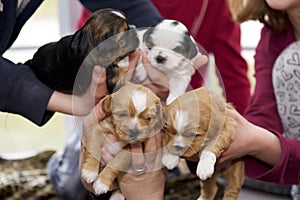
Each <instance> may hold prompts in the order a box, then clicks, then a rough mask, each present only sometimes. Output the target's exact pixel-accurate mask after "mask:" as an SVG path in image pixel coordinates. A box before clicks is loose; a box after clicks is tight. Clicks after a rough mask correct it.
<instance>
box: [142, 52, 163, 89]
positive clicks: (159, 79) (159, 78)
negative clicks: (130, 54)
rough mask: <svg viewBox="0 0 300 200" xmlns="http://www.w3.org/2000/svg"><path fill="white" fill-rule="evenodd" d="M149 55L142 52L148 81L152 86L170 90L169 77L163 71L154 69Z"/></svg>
mask: <svg viewBox="0 0 300 200" xmlns="http://www.w3.org/2000/svg"><path fill="white" fill-rule="evenodd" d="M147 56H148V53H147V52H146V51H143V52H142V63H143V65H144V67H145V69H146V71H147V74H148V79H149V81H150V82H151V83H152V84H156V85H160V86H163V87H166V88H168V87H169V83H168V78H167V76H166V75H165V74H164V73H162V72H161V71H159V70H157V69H155V68H153V67H152V66H151V64H150V62H149V60H148V58H147Z"/></svg>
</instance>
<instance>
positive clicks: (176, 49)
mask: <svg viewBox="0 0 300 200" xmlns="http://www.w3.org/2000/svg"><path fill="white" fill-rule="evenodd" d="M173 51H175V52H176V53H179V54H183V53H184V49H183V47H182V46H177V47H175V48H174V49H173Z"/></svg>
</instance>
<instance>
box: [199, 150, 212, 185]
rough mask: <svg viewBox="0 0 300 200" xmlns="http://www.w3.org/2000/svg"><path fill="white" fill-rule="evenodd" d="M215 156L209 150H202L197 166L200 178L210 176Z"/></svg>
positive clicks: (204, 178)
mask: <svg viewBox="0 0 300 200" xmlns="http://www.w3.org/2000/svg"><path fill="white" fill-rule="evenodd" d="M215 164H216V156H215V154H213V153H211V152H209V151H203V152H202V153H201V156H200V161H199V163H198V166H197V176H198V177H199V178H200V179H201V180H206V179H207V178H209V177H211V176H212V174H213V173H214V171H215Z"/></svg>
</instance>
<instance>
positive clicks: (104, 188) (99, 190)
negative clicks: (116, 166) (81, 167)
mask: <svg viewBox="0 0 300 200" xmlns="http://www.w3.org/2000/svg"><path fill="white" fill-rule="evenodd" d="M93 188H94V190H95V194H96V195H99V194H104V193H106V192H108V191H109V186H108V185H106V184H104V183H102V182H101V181H100V180H97V181H95V182H94V184H93Z"/></svg>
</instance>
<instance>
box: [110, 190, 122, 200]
mask: <svg viewBox="0 0 300 200" xmlns="http://www.w3.org/2000/svg"><path fill="white" fill-rule="evenodd" d="M109 200H125V197H124V196H123V194H122V193H121V192H120V191H117V192H114V193H113V194H112V195H111V196H110V198H109Z"/></svg>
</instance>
